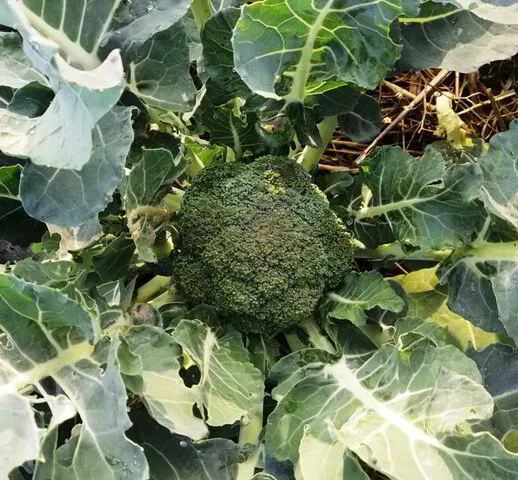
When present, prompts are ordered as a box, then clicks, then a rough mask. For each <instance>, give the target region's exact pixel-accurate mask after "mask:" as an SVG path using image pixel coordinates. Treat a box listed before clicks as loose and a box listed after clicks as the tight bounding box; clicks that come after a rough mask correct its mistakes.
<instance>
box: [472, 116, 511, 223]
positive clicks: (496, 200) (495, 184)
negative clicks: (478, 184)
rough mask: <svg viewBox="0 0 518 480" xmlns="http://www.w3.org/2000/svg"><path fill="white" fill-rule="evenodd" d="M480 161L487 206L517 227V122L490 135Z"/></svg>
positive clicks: (483, 191) (483, 197)
mask: <svg viewBox="0 0 518 480" xmlns="http://www.w3.org/2000/svg"><path fill="white" fill-rule="evenodd" d="M479 164H480V167H481V169H482V190H481V196H482V200H483V201H484V204H485V206H486V209H487V210H488V211H489V212H491V213H492V214H494V215H497V216H499V217H500V218H503V219H504V220H506V221H508V222H509V223H510V224H511V225H512V226H513V227H514V228H515V229H516V230H518V122H513V123H512V124H511V127H510V129H509V130H508V131H506V132H504V133H501V134H499V135H495V136H494V137H493V138H492V139H491V141H490V143H489V150H488V151H487V153H485V154H484V155H483V156H482V158H481V159H480V161H479Z"/></svg>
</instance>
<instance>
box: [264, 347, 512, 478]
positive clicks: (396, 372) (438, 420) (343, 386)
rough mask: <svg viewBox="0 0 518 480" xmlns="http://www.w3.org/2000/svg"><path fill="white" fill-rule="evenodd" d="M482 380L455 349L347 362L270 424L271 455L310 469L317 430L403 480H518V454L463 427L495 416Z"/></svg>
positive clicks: (297, 390) (386, 353)
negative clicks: (304, 455)
mask: <svg viewBox="0 0 518 480" xmlns="http://www.w3.org/2000/svg"><path fill="white" fill-rule="evenodd" d="M481 382H482V378H481V376H480V373H479V372H478V370H477V368H476V366H475V364H474V362H473V361H472V360H470V359H469V358H468V357H466V356H465V355H464V354H463V353H461V352H460V351H459V350H457V349H456V348H455V347H452V346H446V347H441V348H435V347H432V346H431V345H429V344H428V345H426V344H422V345H420V346H419V347H415V348H409V349H405V350H398V349H397V348H396V347H394V346H391V345H385V346H382V347H381V348H380V349H379V350H378V351H377V352H376V353H374V354H373V355H372V356H371V357H370V358H369V359H368V360H366V361H365V362H362V361H361V360H359V358H358V357H357V356H352V357H347V356H345V357H342V358H341V359H340V360H338V361H337V362H334V363H330V364H327V365H325V366H324V367H323V368H322V370H321V371H319V372H315V374H313V375H310V376H307V377H306V378H304V379H302V380H301V381H300V382H299V383H297V384H296V385H295V386H294V387H293V388H292V389H291V390H290V392H289V393H288V394H287V395H286V396H285V397H283V398H282V400H281V401H280V402H279V404H278V406H277V408H276V410H275V411H274V413H273V414H272V415H271V416H270V418H269V422H268V426H267V432H266V448H267V451H268V454H270V455H273V456H275V457H276V458H277V459H279V460H283V459H290V460H291V461H293V462H295V461H302V460H301V459H300V452H299V448H300V443H301V441H302V439H303V436H304V432H307V431H308V430H310V432H311V435H312V436H313V437H314V438H316V439H318V440H319V441H321V442H327V443H328V444H332V443H333V442H335V441H336V440H338V441H339V442H341V443H343V445H344V446H345V447H346V448H348V449H349V450H351V451H353V452H354V453H356V454H357V455H358V456H359V457H360V458H361V459H362V460H363V461H364V462H366V463H367V464H369V465H371V466H374V467H375V468H376V469H377V470H379V471H381V472H383V473H385V474H387V475H389V476H391V477H394V478H398V479H401V480H406V479H408V480H410V479H412V480H416V479H423V480H424V479H428V480H429V479H435V478H436V479H442V478H445V476H451V477H452V478H465V479H476V478H480V475H482V476H484V475H490V476H491V477H492V478H499V479H511V478H513V476H515V475H516V472H517V469H518V456H515V455H513V454H511V453H509V452H508V451H506V450H505V449H504V448H503V447H502V445H501V444H500V443H499V442H498V441H497V440H496V439H495V438H494V437H492V436H491V435H489V434H487V433H478V434H470V433H468V432H466V431H464V432H462V430H461V429H459V427H458V425H459V424H460V423H463V422H466V421H467V420H475V419H484V418H489V417H490V416H491V414H492V411H493V401H492V398H491V396H490V395H489V393H488V392H487V391H486V390H485V389H484V388H483V386H482V385H481ZM454 385H455V388H453V386H454ZM288 439H289V440H288ZM401 458H405V462H401V461H400V459H401Z"/></svg>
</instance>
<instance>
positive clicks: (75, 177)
mask: <svg viewBox="0 0 518 480" xmlns="http://www.w3.org/2000/svg"><path fill="white" fill-rule="evenodd" d="M131 112H132V109H129V108H119V107H117V108H115V109H114V110H113V111H111V112H109V113H108V114H107V115H105V116H104V117H103V118H102V120H101V121H100V122H99V123H98V124H97V125H96V126H95V128H94V131H93V151H92V157H91V158H90V160H89V161H88V163H87V164H86V165H85V166H84V167H83V168H82V169H81V170H80V171H75V170H67V169H58V168H51V167H42V166H38V165H33V164H28V165H26V166H25V167H24V169H23V172H22V182H21V186H20V193H21V197H22V202H23V206H24V208H25V210H26V211H27V213H29V215H31V216H32V217H34V218H37V219H38V220H41V221H43V222H46V223H51V224H55V225H59V226H63V227H75V226H79V225H81V224H83V223H85V222H87V221H88V220H90V219H92V218H93V217H96V216H97V214H98V213H99V211H101V210H102V209H103V208H104V207H105V206H106V205H107V204H108V202H109V201H110V200H111V196H112V194H113V192H114V190H115V189H116V188H117V187H118V186H119V184H120V182H121V178H122V173H123V168H124V163H125V161H126V156H127V154H128V151H129V148H130V145H131V143H132V141H133V129H132V125H131Z"/></svg>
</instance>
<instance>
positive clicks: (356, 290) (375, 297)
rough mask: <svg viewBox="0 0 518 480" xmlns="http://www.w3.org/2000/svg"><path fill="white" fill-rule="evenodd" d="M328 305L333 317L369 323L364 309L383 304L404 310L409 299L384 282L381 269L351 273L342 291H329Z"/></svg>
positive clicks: (343, 284) (383, 307)
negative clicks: (378, 270) (405, 299)
mask: <svg viewBox="0 0 518 480" xmlns="http://www.w3.org/2000/svg"><path fill="white" fill-rule="evenodd" d="M328 299H329V300H328V302H327V305H326V307H327V308H328V309H329V314H328V315H329V316H330V317H332V318H336V319H340V320H350V321H351V322H353V323H354V324H356V325H365V323H366V321H367V315H366V313H365V312H364V310H371V309H372V308H374V307H380V308H382V309H384V310H390V311H391V312H400V311H401V310H403V307H404V305H405V302H404V301H403V299H402V298H401V297H399V296H398V295H397V293H396V292H395V291H394V290H393V289H392V287H391V286H390V283H388V282H386V281H384V279H383V276H382V275H381V274H379V273H377V272H364V273H355V272H353V273H351V274H349V275H347V276H346V277H345V278H344V280H343V282H342V285H341V287H340V289H339V290H337V291H335V292H330V293H328Z"/></svg>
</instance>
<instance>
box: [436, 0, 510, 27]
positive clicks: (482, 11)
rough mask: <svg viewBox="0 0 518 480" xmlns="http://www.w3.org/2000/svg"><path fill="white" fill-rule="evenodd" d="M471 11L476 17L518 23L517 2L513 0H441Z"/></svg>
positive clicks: (498, 21) (504, 22)
mask: <svg viewBox="0 0 518 480" xmlns="http://www.w3.org/2000/svg"><path fill="white" fill-rule="evenodd" d="M442 1H445V2H448V3H452V4H453V5H456V6H458V7H460V8H464V9H466V10H469V11H471V12H472V13H474V14H475V15H477V16H478V17H481V18H484V19H486V20H490V21H492V22H496V23H503V24H506V23H507V24H513V25H516V24H518V3H517V2H516V1H515V0H503V1H502V0H488V1H486V0H475V1H470V0H442Z"/></svg>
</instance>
